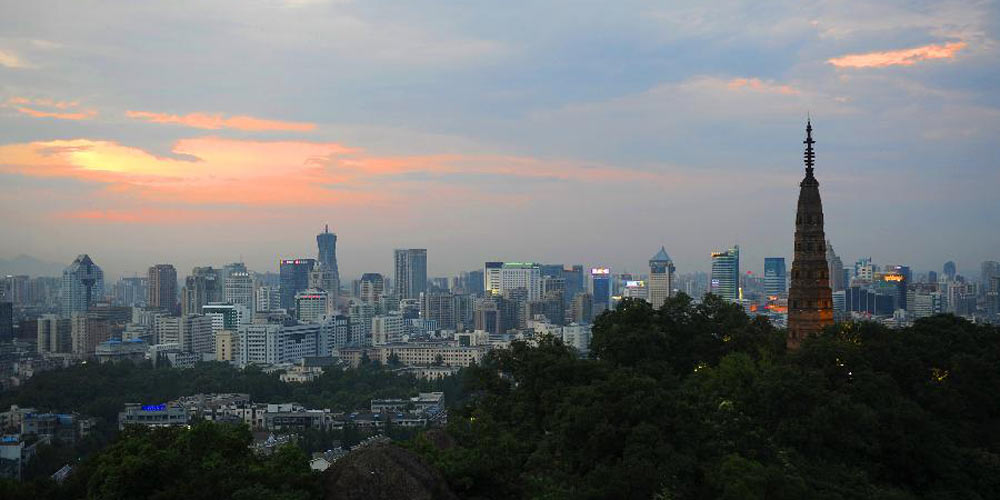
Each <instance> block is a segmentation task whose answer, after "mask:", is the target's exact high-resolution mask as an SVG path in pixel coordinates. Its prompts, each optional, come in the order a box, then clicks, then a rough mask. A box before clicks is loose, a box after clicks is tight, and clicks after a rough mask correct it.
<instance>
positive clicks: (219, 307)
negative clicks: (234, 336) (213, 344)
mask: <svg viewBox="0 0 1000 500" xmlns="http://www.w3.org/2000/svg"><path fill="white" fill-rule="evenodd" d="M201 313H202V314H204V315H205V316H208V317H209V318H211V320H212V331H213V332H216V333H218V332H219V331H220V330H232V331H234V332H235V331H237V330H239V327H240V326H241V325H245V324H247V323H250V320H251V316H250V310H249V309H247V308H246V306H244V305H242V304H229V303H214V304H206V305H204V306H202V307H201Z"/></svg>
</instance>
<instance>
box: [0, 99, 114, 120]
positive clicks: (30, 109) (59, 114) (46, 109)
mask: <svg viewBox="0 0 1000 500" xmlns="http://www.w3.org/2000/svg"><path fill="white" fill-rule="evenodd" d="M6 106H7V107H10V108H13V109H14V110H16V111H17V112H18V113H21V114H23V115H28V116H32V117H35V118H56V119H59V120H76V121H78V120H88V119H90V118H93V117H95V116H97V110H94V109H86V110H82V109H78V108H79V106H80V103H79V102H78V101H56V100H53V99H30V98H27V97H12V98H10V99H8V100H7V103H6Z"/></svg>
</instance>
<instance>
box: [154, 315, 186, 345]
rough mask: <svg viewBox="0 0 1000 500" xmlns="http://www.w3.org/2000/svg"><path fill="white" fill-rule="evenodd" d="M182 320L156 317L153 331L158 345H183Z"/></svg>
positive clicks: (174, 317) (177, 317) (175, 317)
mask: <svg viewBox="0 0 1000 500" xmlns="http://www.w3.org/2000/svg"><path fill="white" fill-rule="evenodd" d="M180 330H181V318H180V316H162V315H161V316H156V317H155V319H154V320H153V331H154V332H155V333H154V336H155V337H156V343H157V344H177V346H178V347H179V346H180V343H181V332H180Z"/></svg>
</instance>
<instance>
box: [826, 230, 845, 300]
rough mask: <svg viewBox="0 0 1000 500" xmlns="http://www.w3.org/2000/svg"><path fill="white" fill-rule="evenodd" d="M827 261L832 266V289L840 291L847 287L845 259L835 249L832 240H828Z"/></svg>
mask: <svg viewBox="0 0 1000 500" xmlns="http://www.w3.org/2000/svg"><path fill="white" fill-rule="evenodd" d="M826 263H827V266H829V268H830V290H832V291H834V292H839V291H840V290H843V289H844V288H846V287H847V273H846V272H845V270H844V261H843V260H841V259H840V257H838V256H837V253H836V252H834V251H833V245H831V244H830V240H827V241H826Z"/></svg>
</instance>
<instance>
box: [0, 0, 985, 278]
mask: <svg viewBox="0 0 1000 500" xmlns="http://www.w3.org/2000/svg"><path fill="white" fill-rule="evenodd" d="M620 7H624V8H610V7H609V8H607V9H602V8H601V7H599V6H580V5H573V6H567V5H559V4H554V5H550V6H546V7H538V8H534V9H530V8H519V7H518V6H516V5H500V6H497V5H493V6H490V7H489V11H488V12H489V14H490V15H489V16H485V15H483V14H484V13H485V12H486V9H484V7H483V6H480V5H475V4H463V5H448V4H442V5H439V6H438V9H436V10H435V9H428V11H434V12H437V14H438V15H436V16H431V15H429V14H427V13H425V12H416V11H414V10H412V8H411V7H408V6H406V5H405V4H397V3H392V2H386V3H379V4H378V5H369V4H361V3H352V2H320V1H316V2H302V1H298V2H278V1H275V2H262V3H250V4H244V3H241V4H238V5H237V4H235V3H233V4H225V3H222V4H216V5H215V6H213V7H212V8H210V9H189V8H187V7H185V6H183V5H171V4H166V5H134V6H116V7H114V13H113V15H112V14H111V13H109V12H108V11H107V10H105V8H104V7H101V6H92V7H88V8H83V7H80V6H77V5H59V6H58V7H55V6H50V5H46V4H45V2H31V3H23V2H22V3H12V4H11V5H9V6H7V7H6V11H7V12H9V13H10V15H9V16H5V18H4V19H3V20H0V26H2V27H3V28H4V32H5V33H7V35H5V37H3V38H0V77H2V78H3V79H4V84H3V86H2V87H0V101H2V103H0V132H2V133H3V135H4V140H3V141H0V142H2V143H0V186H2V187H0V200H2V201H0V209H2V210H3V212H4V214H5V217H3V218H2V219H0V231H3V232H4V234H11V235H14V237H13V238H4V239H3V241H2V242H0V257H2V258H10V257H14V256H16V255H18V254H28V255H31V256H34V257H37V258H39V259H42V260H46V261H54V262H60V263H62V264H63V265H66V264H68V263H69V262H71V261H72V259H73V258H74V257H75V256H76V255H78V254H83V253H86V254H89V255H91V256H92V257H93V258H94V259H95V260H96V261H98V262H100V263H101V265H102V266H103V268H104V270H105V272H106V273H107V274H108V277H109V278H114V277H117V276H123V275H133V274H138V275H142V274H143V273H144V272H145V270H146V269H147V268H148V267H149V266H150V265H153V264H156V263H171V264H173V265H174V266H175V267H176V268H177V270H178V273H179V274H181V275H186V274H187V273H188V272H189V270H190V269H192V268H193V267H196V266H203V265H208V264H212V265H221V264H224V263H227V262H233V261H239V260H242V261H245V262H246V263H247V264H248V265H249V267H251V268H253V269H255V270H260V271H276V270H277V262H278V261H279V260H281V259H287V258H305V257H313V256H315V253H316V250H315V248H314V247H313V241H312V235H315V234H316V233H317V232H319V229H320V228H322V227H323V224H327V223H328V224H330V226H331V230H332V231H333V232H336V233H337V234H338V236H339V238H340V239H339V240H338V249H337V253H338V257H339V258H338V261H339V262H338V264H339V266H340V268H341V269H340V271H341V274H343V275H344V276H345V277H357V276H360V275H361V274H362V273H364V272H372V271H377V272H381V273H383V274H386V273H387V272H388V271H390V270H391V266H392V260H391V259H392V257H391V251H392V249H394V248H427V249H428V254H429V258H428V274H429V275H431V276H447V275H454V274H456V273H458V272H460V271H463V270H468V269H474V268H476V267H478V266H479V265H481V262H482V261H487V260H498V261H500V260H527V259H530V260H534V261H539V262H564V263H567V264H569V263H582V264H585V265H587V266H590V265H599V266H607V267H610V268H612V269H615V270H626V269H627V270H631V271H634V272H638V271H641V270H642V269H643V268H644V267H645V265H646V260H647V259H648V257H649V255H650V252H651V251H655V249H657V248H659V247H660V246H666V248H667V249H668V250H669V252H670V255H671V257H672V258H673V259H674V262H675V265H676V267H677V272H678V273H687V272H692V271H702V272H707V271H708V269H709V266H710V259H709V257H708V256H709V253H710V252H711V251H714V250H722V249H725V248H729V247H731V246H733V245H736V244H738V245H739V246H740V248H741V249H742V252H743V259H742V260H743V262H744V263H745V266H746V268H747V269H753V270H754V271H755V273H756V272H761V271H762V263H763V259H764V258H765V257H772V256H780V257H785V258H786V259H790V258H791V253H790V248H791V247H792V237H791V234H790V232H789V228H790V227H793V225H794V220H793V218H792V217H791V216H790V214H791V209H792V208H793V207H794V206H795V189H794V187H795V182H796V176H795V172H797V171H798V168H799V161H798V157H799V153H800V152H799V150H798V141H795V140H793V139H792V138H794V137H796V136H797V134H799V132H800V129H801V123H802V120H803V119H804V117H805V114H806V112H807V111H811V112H812V115H813V118H814V123H815V124H816V125H817V126H818V127H820V129H821V130H822V131H823V133H822V141H823V142H822V155H823V158H824V165H825V168H824V198H825V199H826V200H828V201H829V205H830V206H829V208H828V213H827V214H826V215H827V217H826V232H827V236H828V238H829V239H830V240H831V242H832V243H833V245H835V246H836V248H837V249H838V252H839V253H840V255H841V256H843V258H844V260H845V261H847V262H851V261H853V260H854V259H856V258H859V257H862V256H866V257H867V256H871V257H873V258H874V259H875V260H876V261H880V262H906V263H908V264H909V265H911V266H912V267H913V268H915V269H927V270H940V268H941V265H942V263H943V262H945V261H949V260H953V261H955V262H957V263H958V266H959V273H962V274H971V273H973V272H975V269H976V267H977V266H978V265H979V263H980V262H983V261H985V260H992V259H996V254H995V252H996V251H997V250H996V249H997V248H1000V234H998V233H997V232H996V231H989V230H986V229H985V228H989V227H991V226H992V224H993V223H994V221H993V219H994V218H995V215H994V214H995V213H996V211H997V210H998V209H1000V199H998V197H997V196H996V194H995V192H994V191H995V188H994V187H995V186H996V185H998V184H1000V169H997V168H996V165H995V161H996V160H995V151H994V149H995V148H994V146H993V145H992V142H993V138H992V132H993V131H994V130H996V129H997V128H998V125H1000V112H998V108H997V104H996V93H995V91H994V86H992V85H991V84H990V82H991V80H992V79H994V78H995V74H996V70H997V65H996V57H995V56H996V51H997V44H996V43H995V38H996V36H995V33H996V24H997V16H996V9H994V8H992V5H991V4H989V3H983V4H964V3H939V4H933V5H920V4H914V3H910V2H894V3H888V4H878V5H866V6H853V7H847V6H843V5H839V4H837V3H832V2H820V3H818V4H814V5H810V6H800V5H798V4H793V3H788V4H784V5H782V4H773V5H772V6H771V7H769V8H768V9H757V8H756V7H755V6H753V5H746V6H742V7H739V6H737V7H736V8H728V9H725V10H719V9H718V8H715V7H713V6H705V5H700V4H689V5H683V4H675V5H672V6H662V7H652V6H648V5H644V4H635V5H632V4H625V5H622V6H620ZM758 10H759V11H760V12H758ZM97 19H100V20H101V22H88V21H95V20H97ZM162 19H171V20H172V22H169V23H163V22H152V20H162ZM442 19H462V20H464V21H465V22H464V23H443V24H442V21H441V20H442ZM765 19H766V20H767V22H766V23H765V22H763V20H765ZM755 20H757V21H761V22H755ZM511 25H516V26H518V27H519V30H517V33H513V32H511V30H509V29H507V28H508V27H509V26H511ZM135 26H155V29H154V30H153V32H154V34H155V35H156V36H141V37H137V36H135V35H136V33H135V31H134V27H135ZM293 27H294V29H293ZM385 30H389V31H391V32H393V33H395V34H396V35H397V36H394V37H391V38H390V37H384V36H380V35H379V34H380V33H382V32H384V31H385ZM143 34H144V35H145V34H148V33H145V32H144V33H143ZM221 34H224V35H225V36H222V35H221ZM319 34H322V35H323V36H321V37H320V36H317V35H319ZM165 41H169V43H168V42H165ZM788 47H795V49H788ZM695 54H697V55H695ZM345 68H346V69H347V70H348V71H342V70H343V69H345ZM387 82H391V83H387ZM193 88H197V89H199V90H198V91H197V92H195V91H192V90H186V89H193ZM262 96H266V98H265V99H262V98H261V97H262ZM622 221H630V222H631V223H622ZM639 227H642V228H643V229H639ZM557 228H558V229H557ZM555 231H558V237H555ZM192 241H197V242H200V243H202V244H199V245H191V244H189V243H190V242H192ZM240 256H242V258H240ZM390 274H391V273H390Z"/></svg>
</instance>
